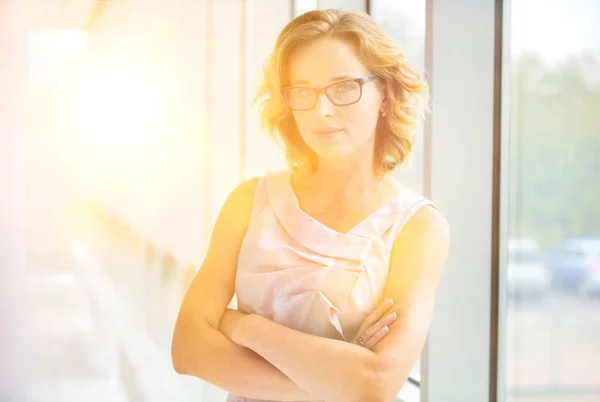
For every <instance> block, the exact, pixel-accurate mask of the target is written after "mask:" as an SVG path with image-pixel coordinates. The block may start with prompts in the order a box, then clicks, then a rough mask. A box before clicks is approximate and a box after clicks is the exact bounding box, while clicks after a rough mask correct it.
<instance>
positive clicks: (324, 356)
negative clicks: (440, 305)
mask: <svg viewBox="0 0 600 402" xmlns="http://www.w3.org/2000/svg"><path fill="white" fill-rule="evenodd" d="M448 247H449V236H448V228H447V224H446V221H445V220H444V219H443V217H441V215H439V214H438V213H437V212H436V211H435V210H434V209H433V208H429V207H426V208H422V209H421V210H420V211H419V212H417V214H415V216H414V217H413V218H412V219H411V220H410V221H409V223H408V224H407V225H406V227H405V228H404V230H403V232H402V233H401V234H400V235H399V236H398V239H397V240H396V243H395V245H394V249H393V251H392V258H391V265H390V271H389V277H388V283H387V286H386V290H385V297H386V298H388V297H391V298H393V299H394V300H395V301H396V303H395V305H394V308H393V311H396V312H397V314H398V319H397V321H396V322H395V323H394V324H393V325H392V326H390V331H389V333H388V334H387V336H386V337H385V338H384V339H383V340H382V341H381V342H380V343H379V344H377V345H376V346H375V347H374V348H373V351H370V350H367V349H365V348H363V347H360V346H357V345H354V344H350V343H347V342H343V341H338V340H333V339H327V338H321V337H317V336H313V335H310V334H305V333H302V332H299V331H295V330H292V329H289V328H286V327H284V326H281V325H278V324H276V323H274V322H272V321H270V320H268V319H265V318H263V317H260V316H256V315H252V314H251V315H247V316H240V317H239V320H238V323H237V325H235V326H233V330H232V332H231V339H232V340H233V341H234V342H236V343H237V344H239V345H241V346H244V347H246V348H249V349H251V350H253V351H254V352H256V353H257V354H259V355H260V356H262V357H263V358H265V359H266V360H267V361H268V362H270V363H271V364H273V365H274V366H275V367H277V368H278V369H279V370H281V371H282V372H283V373H284V374H285V375H287V376H288V377H289V378H290V379H292V380H293V381H294V382H295V383H296V384H298V385H299V386H300V387H301V388H303V389H306V390H307V391H309V392H310V393H311V394H312V395H314V396H315V397H316V399H319V400H324V401H331V402H334V401H335V402H363V401H370V402H379V401H381V402H383V401H391V400H392V399H393V398H394V397H395V395H396V394H397V393H398V392H399V390H400V388H401V387H402V385H403V384H404V383H405V382H406V380H407V378H408V376H409V374H410V371H411V369H412V367H413V366H414V364H415V362H416V360H417V358H418V356H419V354H420V352H421V350H422V348H423V345H424V343H425V339H426V337H427V333H428V330H429V325H430V321H431V316H432V313H433V304H434V293H435V287H436V284H437V281H438V277H439V275H440V273H441V271H442V268H443V266H444V263H445V260H446V255H447V251H448Z"/></svg>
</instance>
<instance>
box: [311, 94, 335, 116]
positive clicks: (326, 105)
mask: <svg viewBox="0 0 600 402" xmlns="http://www.w3.org/2000/svg"><path fill="white" fill-rule="evenodd" d="M333 109H334V105H333V104H332V103H331V101H330V100H329V98H328V97H327V95H326V94H325V93H320V94H318V95H317V104H316V105H315V111H316V112H317V113H318V114H319V116H321V117H329V116H333Z"/></svg>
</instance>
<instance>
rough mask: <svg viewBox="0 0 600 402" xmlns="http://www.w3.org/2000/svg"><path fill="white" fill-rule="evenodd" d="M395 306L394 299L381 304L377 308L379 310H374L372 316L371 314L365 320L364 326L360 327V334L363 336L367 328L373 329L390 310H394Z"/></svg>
mask: <svg viewBox="0 0 600 402" xmlns="http://www.w3.org/2000/svg"><path fill="white" fill-rule="evenodd" d="M393 305H394V300H392V299H387V300H384V301H383V302H381V303H380V304H379V306H377V308H375V310H373V311H372V312H371V314H369V315H368V316H367V318H365V320H364V321H363V323H362V325H361V326H360V329H359V330H358V333H359V334H362V333H364V332H365V330H366V329H367V328H369V327H372V326H373V325H374V324H375V323H376V322H377V321H379V320H380V319H381V317H383V315H384V314H385V313H386V312H387V311H388V310H389V309H390V308H392V306H393Z"/></svg>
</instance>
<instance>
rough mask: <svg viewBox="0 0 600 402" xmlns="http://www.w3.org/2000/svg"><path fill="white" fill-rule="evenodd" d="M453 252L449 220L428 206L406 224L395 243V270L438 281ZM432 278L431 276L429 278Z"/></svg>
mask: <svg viewBox="0 0 600 402" xmlns="http://www.w3.org/2000/svg"><path fill="white" fill-rule="evenodd" d="M449 248H450V228H449V225H448V222H447V220H446V218H445V217H444V216H443V215H442V214H441V213H440V212H439V211H438V210H437V209H436V208H435V207H433V206H431V205H424V206H422V207H421V208H419V209H418V210H417V211H416V212H415V213H414V215H413V216H412V217H411V218H410V219H409V220H408V222H406V225H405V226H404V227H403V228H402V231H401V232H400V234H399V235H398V237H397V238H396V240H395V241H394V246H393V249H392V256H391V261H392V266H391V269H392V270H394V266H395V267H397V269H398V270H401V271H404V270H406V269H407V267H411V268H409V269H411V270H413V274H417V275H418V273H419V272H420V273H421V274H426V275H427V271H429V272H428V273H429V274H431V275H432V276H433V277H437V276H438V274H439V273H440V272H441V270H442V269H443V266H444V264H445V261H446V258H447V255H448V252H449ZM428 276H429V275H428Z"/></svg>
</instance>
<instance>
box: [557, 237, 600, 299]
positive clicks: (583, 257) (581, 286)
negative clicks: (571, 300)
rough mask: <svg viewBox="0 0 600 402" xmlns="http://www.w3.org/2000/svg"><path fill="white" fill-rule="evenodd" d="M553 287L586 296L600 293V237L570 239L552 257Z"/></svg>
mask: <svg viewBox="0 0 600 402" xmlns="http://www.w3.org/2000/svg"><path fill="white" fill-rule="evenodd" d="M548 267H549V269H550V272H551V274H552V285H553V286H554V287H556V288H560V289H566V290H572V291H577V292H580V293H583V294H594V293H595V294H600V237H576V238H569V239H566V240H565V241H564V242H563V243H562V244H561V245H560V246H559V247H558V248H557V249H556V250H554V251H553V252H551V253H550V254H549V256H548Z"/></svg>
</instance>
